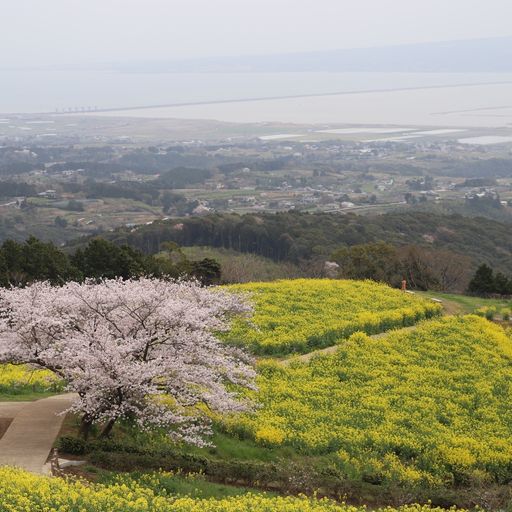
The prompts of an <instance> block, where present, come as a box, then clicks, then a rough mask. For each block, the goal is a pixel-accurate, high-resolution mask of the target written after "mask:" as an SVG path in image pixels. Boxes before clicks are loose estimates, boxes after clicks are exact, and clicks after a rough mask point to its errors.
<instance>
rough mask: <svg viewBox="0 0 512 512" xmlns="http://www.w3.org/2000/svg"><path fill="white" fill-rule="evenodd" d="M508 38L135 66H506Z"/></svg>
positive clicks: (416, 69)
mask: <svg viewBox="0 0 512 512" xmlns="http://www.w3.org/2000/svg"><path fill="white" fill-rule="evenodd" d="M510 48H511V38H509V37H508V38H507V37H498V38H489V39H471V40H461V41H442V42H431V43H418V44H402V45H394V46H383V47H373V48H352V49H344V50H331V51H321V52H307V53H306V52H304V53H289V54H281V55H275V54H274V55H257V56H244V57H217V58H215V57H213V58H204V59H189V60H184V61H179V62H150V63H135V64H131V65H125V66H123V67H122V69H123V70H124V71H127V70H131V71H134V70H136V71H138V72H144V71H145V72H219V71H221V72H228V71H230V72H236V71H244V72H290V71H302V72H321V71H329V72H348V71H352V72H354V71H380V72H392V71H403V72H408V73H411V72H438V73H440V72H451V73H454V72H510V71H512V67H511V64H510V62H511V57H512V53H511V51H510Z"/></svg>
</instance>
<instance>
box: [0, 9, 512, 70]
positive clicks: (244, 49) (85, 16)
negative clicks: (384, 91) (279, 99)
mask: <svg viewBox="0 0 512 512" xmlns="http://www.w3.org/2000/svg"><path fill="white" fill-rule="evenodd" d="M0 7H1V9H0V48H2V51H1V52H0V68H10V67H38V66H62V67H66V66H69V65H74V66H76V65H78V66H82V65H84V66H88V65H95V64H100V63H106V64H108V63H129V62H134V61H147V60H155V61H158V60H181V59H188V58H195V57H209V56H227V55H262V54H274V53H288V52H300V51H317V50H329V49H342V48H357V47H371V46H384V45H390V44H401V43H414V42H429V41H446V40H455V39H472V38H484V37H495V36H510V35H512V28H511V24H510V20H511V19H512V1H511V0H0Z"/></svg>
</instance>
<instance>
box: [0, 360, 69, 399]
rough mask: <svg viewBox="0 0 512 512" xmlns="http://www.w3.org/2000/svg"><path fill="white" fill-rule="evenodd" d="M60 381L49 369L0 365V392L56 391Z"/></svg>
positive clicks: (59, 387) (60, 384)
mask: <svg viewBox="0 0 512 512" xmlns="http://www.w3.org/2000/svg"><path fill="white" fill-rule="evenodd" d="M61 388H62V383H61V382H60V381H59V379H58V378H57V377H56V376H55V375H54V374H53V373H52V372H50V371H47V370H40V369H36V368H31V367H29V366H27V365H13V364H2V365H0V393H5V394H13V395H21V394H24V393H34V392H44V391H58V390H60V389H61Z"/></svg>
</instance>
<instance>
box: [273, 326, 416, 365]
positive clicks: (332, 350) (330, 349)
mask: <svg viewBox="0 0 512 512" xmlns="http://www.w3.org/2000/svg"><path fill="white" fill-rule="evenodd" d="M417 327H418V324H415V325H411V326H409V327H401V328H398V329H390V330H389V331H384V332H381V333H379V334H372V335H371V336H370V338H377V339H378V338H384V337H386V336H388V335H389V334H391V333H395V332H409V331H413V330H414V329H416V328H417ZM338 347H339V345H332V346H330V347H327V348H321V349H319V350H313V352H308V353H307V354H302V355H300V356H291V357H289V358H287V359H282V360H281V362H282V363H283V364H285V365H286V364H290V363H291V362H292V361H299V362H301V363H307V362H308V361H309V360H310V359H311V358H312V357H314V356H318V355H323V356H326V355H329V354H334V353H335V352H336V350H337V349H338Z"/></svg>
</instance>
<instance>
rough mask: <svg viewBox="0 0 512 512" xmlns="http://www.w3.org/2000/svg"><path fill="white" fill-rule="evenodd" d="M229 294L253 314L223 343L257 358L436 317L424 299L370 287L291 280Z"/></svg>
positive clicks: (241, 288)
mask: <svg viewBox="0 0 512 512" xmlns="http://www.w3.org/2000/svg"><path fill="white" fill-rule="evenodd" d="M229 289H230V290H232V291H235V292H242V293H245V294H248V297H249V300H250V301H251V302H253V303H254V305H255V313H254V316H253V317H252V318H251V321H250V322H249V323H247V322H242V323H237V324H236V325H235V326H234V327H233V328H232V330H231V332H230V333H229V337H228V338H229V339H230V340H233V342H236V343H238V344H241V345H242V346H245V347H248V348H250V350H251V351H252V352H254V353H257V354H287V353H291V352H302V353H305V352H310V351H311V350H313V349H315V348H323V347H327V346H329V345H333V344H335V343H336V341H339V340H340V339H342V338H348V336H350V335H351V334H352V333H354V332H356V331H364V332H366V333H367V334H377V333H379V332H383V331H387V330H389V329H392V328H399V327H404V326H407V325H413V324H415V323H416V322H418V321H419V320H421V319H423V318H431V317H433V316H436V315H438V314H440V312H441V307H440V306H439V305H438V304H436V303H434V302H432V301H429V300H428V299H426V300H424V299H420V298H418V297H416V296H414V295H410V294H407V293H403V292H401V291H399V290H393V289H392V288H390V287H389V286H386V285H383V284H378V283H375V282H373V281H349V280H347V281H343V280H328V279H295V280H288V281H285V280H282V281H274V282H271V283H248V284H242V285H234V286H230V287H229Z"/></svg>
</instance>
